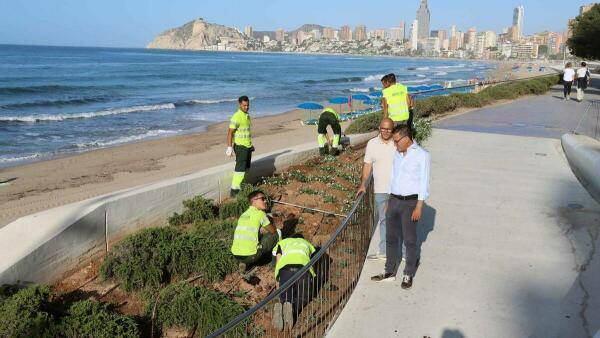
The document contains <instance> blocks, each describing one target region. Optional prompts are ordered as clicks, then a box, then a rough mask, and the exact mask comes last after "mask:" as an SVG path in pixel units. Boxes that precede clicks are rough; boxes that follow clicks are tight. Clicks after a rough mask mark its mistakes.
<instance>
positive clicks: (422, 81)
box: [402, 78, 431, 84]
mask: <svg viewBox="0 0 600 338" xmlns="http://www.w3.org/2000/svg"><path fill="white" fill-rule="evenodd" d="M429 81H431V79H428V78H425V79H421V80H409V81H403V82H402V84H405V83H425V82H429Z"/></svg>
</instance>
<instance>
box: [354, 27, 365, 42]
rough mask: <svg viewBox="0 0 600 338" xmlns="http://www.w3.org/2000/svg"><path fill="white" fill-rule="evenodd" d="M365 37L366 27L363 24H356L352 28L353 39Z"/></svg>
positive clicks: (358, 39)
mask: <svg viewBox="0 0 600 338" xmlns="http://www.w3.org/2000/svg"><path fill="white" fill-rule="evenodd" d="M366 39H367V27H366V26H364V25H358V26H356V28H355V29H354V40H356V41H364V40H366Z"/></svg>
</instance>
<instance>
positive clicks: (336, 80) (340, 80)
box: [301, 76, 366, 84]
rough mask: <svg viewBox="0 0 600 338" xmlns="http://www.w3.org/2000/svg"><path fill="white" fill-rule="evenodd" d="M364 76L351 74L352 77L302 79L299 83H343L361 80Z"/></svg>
mask: <svg viewBox="0 0 600 338" xmlns="http://www.w3.org/2000/svg"><path fill="white" fill-rule="evenodd" d="M365 79H366V78H362V77H357V76H352V77H338V78H333V79H325V80H303V81H301V83H306V84H317V83H344V82H361V81H363V80H365Z"/></svg>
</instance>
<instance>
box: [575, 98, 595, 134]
mask: <svg viewBox="0 0 600 338" xmlns="http://www.w3.org/2000/svg"><path fill="white" fill-rule="evenodd" d="M573 133H575V134H578V135H585V136H589V137H591V138H594V139H596V140H598V141H600V101H598V100H592V101H590V102H589V103H588V104H587V107H586V108H585V112H584V113H583V115H582V116H581V119H580V120H579V123H578V124H577V127H576V128H575V129H574V130H573Z"/></svg>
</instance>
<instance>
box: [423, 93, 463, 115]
mask: <svg viewBox="0 0 600 338" xmlns="http://www.w3.org/2000/svg"><path fill="white" fill-rule="evenodd" d="M459 103H460V102H459V100H458V99H457V98H456V97H454V96H432V97H428V98H426V99H422V100H417V102H416V103H415V115H417V116H420V117H427V116H431V115H437V114H443V113H447V112H451V111H454V110H456V108H458V106H459Z"/></svg>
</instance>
